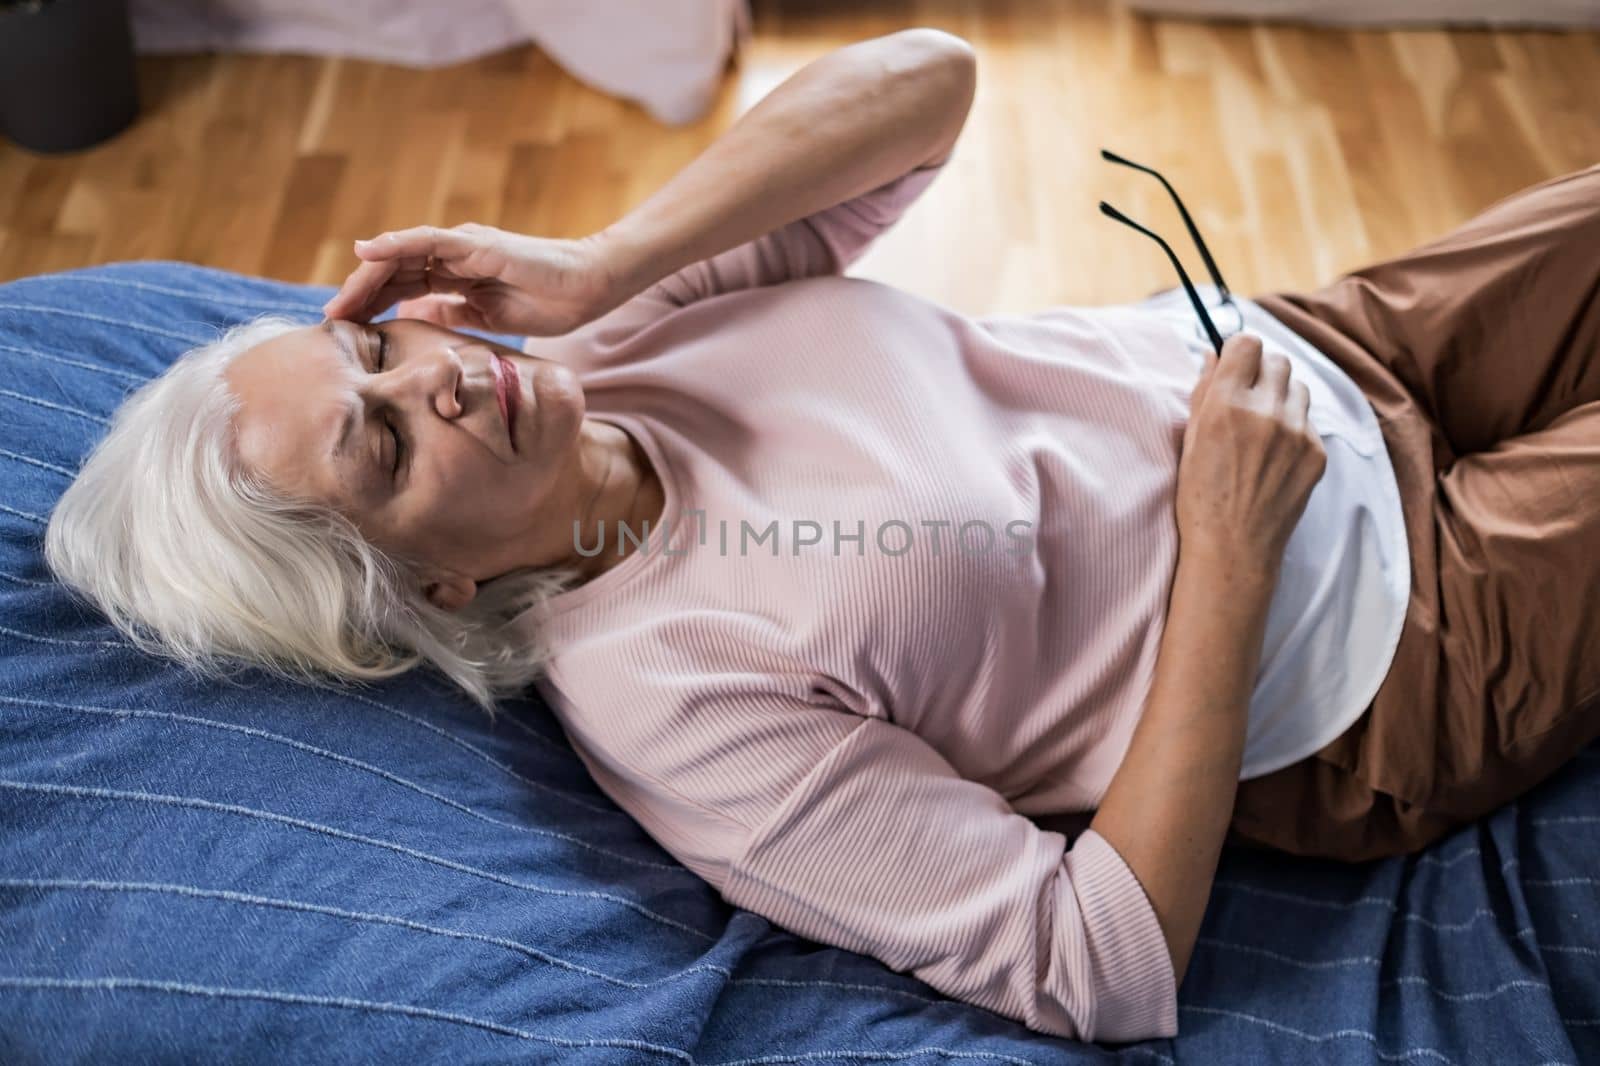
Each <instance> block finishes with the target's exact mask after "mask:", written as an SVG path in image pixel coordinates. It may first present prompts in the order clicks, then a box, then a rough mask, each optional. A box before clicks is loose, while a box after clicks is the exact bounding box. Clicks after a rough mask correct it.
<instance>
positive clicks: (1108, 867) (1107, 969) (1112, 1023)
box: [1066, 829, 1178, 1042]
mask: <svg viewBox="0 0 1600 1066" xmlns="http://www.w3.org/2000/svg"><path fill="white" fill-rule="evenodd" d="M1066 858H1067V863H1068V867H1069V872H1070V875H1071V878H1072V884H1073V887H1074V891H1075V892H1076V894H1077V896H1078V904H1079V907H1080V908H1081V910H1082V915H1083V925H1084V931H1085V937H1086V939H1087V942H1088V948H1089V955H1090V961H1091V965H1092V966H1093V968H1094V975H1095V976H1094V979H1095V987H1096V988H1097V989H1098V990H1099V994H1098V996H1097V997H1096V999H1097V1003H1096V1010H1095V1025H1094V1034H1093V1039H1095V1040H1105V1041H1112V1042H1117V1041H1128V1040H1149V1039H1154V1038H1157V1037H1174V1036H1177V1035H1178V985H1177V978H1176V976H1175V975H1174V973H1173V969H1172V955H1171V953H1170V952H1169V951H1168V949H1167V940H1166V937H1165V936H1164V935H1163V934H1162V932H1161V923H1160V922H1159V921H1158V920H1157V918H1156V912H1155V908H1154V907H1153V906H1152V905H1151V903H1150V897H1149V896H1147V895H1145V891H1144V886H1142V885H1141V884H1139V879H1138V878H1137V877H1135V876H1134V874H1133V870H1132V869H1130V868H1129V866H1128V864H1127V863H1126V862H1125V861H1123V858H1122V856H1121V855H1120V854H1118V852H1117V849H1116V848H1114V847H1112V846H1111V842H1110V841H1108V840H1106V838H1105V837H1103V836H1101V835H1100V834H1099V833H1097V832H1095V831H1094V830H1093V829H1086V830H1084V831H1083V833H1082V834H1080V835H1079V836H1078V838H1077V840H1075V841H1074V842H1073V845H1072V847H1071V848H1070V849H1069V850H1068V852H1067V856H1066Z"/></svg>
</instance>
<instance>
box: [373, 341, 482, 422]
mask: <svg viewBox="0 0 1600 1066" xmlns="http://www.w3.org/2000/svg"><path fill="white" fill-rule="evenodd" d="M465 376H466V372H465V368H464V367H463V365H462V360H461V353H460V352H459V351H457V350H456V347H455V345H453V344H446V345H443V346H441V347H440V348H439V350H438V351H436V352H433V353H431V354H429V355H427V356H422V357H413V358H411V359H408V360H406V362H405V363H404V364H403V365H401V366H397V367H395V368H393V369H392V370H389V371H387V372H385V373H381V374H376V375H373V376H372V377H371V378H370V379H369V383H370V386H371V387H372V388H373V389H374V390H376V391H377V392H378V393H379V395H381V396H384V398H385V399H387V400H388V401H389V402H390V403H391V404H393V405H395V406H397V407H399V408H401V409H402V410H416V407H415V406H413V405H414V404H416V403H417V402H419V401H420V402H421V403H423V404H427V405H428V406H430V407H432V408H433V409H434V411H436V412H437V413H438V414H439V416H440V417H441V418H446V419H450V420H452V421H453V420H455V419H457V418H460V417H461V414H462V411H463V410H464V408H463V406H462V402H461V400H462V397H461V391H462V379H463V378H464V377H465ZM490 385H491V391H492V385H493V382H490Z"/></svg>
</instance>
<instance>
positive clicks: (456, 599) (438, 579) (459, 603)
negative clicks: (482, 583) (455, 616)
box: [422, 570, 478, 611]
mask: <svg viewBox="0 0 1600 1066" xmlns="http://www.w3.org/2000/svg"><path fill="white" fill-rule="evenodd" d="M422 590H423V592H424V594H426V595H427V597H428V602H429V603H431V604H433V605H434V606H435V607H438V608H440V609H441V610H446V611H459V610H461V608H463V607H465V606H466V605H467V604H469V603H471V602H472V598H473V597H474V596H476V595H477V594H478V583H477V582H476V581H474V580H472V579H471V578H470V577H465V576H463V575H461V574H458V573H456V572H455V571H453V570H451V571H445V572H442V573H436V574H433V575H432V576H431V577H429V578H428V579H427V581H426V582H425V583H424V585H423V586H422Z"/></svg>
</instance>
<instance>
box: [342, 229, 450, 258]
mask: <svg viewBox="0 0 1600 1066" xmlns="http://www.w3.org/2000/svg"><path fill="white" fill-rule="evenodd" d="M473 232H474V231H473V230H472V229H468V228H467V227H455V228H452V229H441V228H440V227H438V226H412V227H411V228H410V229H402V230H391V231H389V232H388V233H380V234H378V236H376V237H373V238H372V239H371V240H364V241H356V255H358V256H360V257H361V258H362V259H365V260H366V261H367V262H369V263H381V262H385V261H388V260H393V259H427V258H428V257H429V256H430V255H432V256H438V257H439V258H440V259H457V258H465V257H466V256H468V255H471V254H472V253H473V251H475V250H476V249H477V247H478V240H477V239H476V237H475V236H474V235H473Z"/></svg>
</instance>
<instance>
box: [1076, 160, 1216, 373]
mask: <svg viewBox="0 0 1600 1066" xmlns="http://www.w3.org/2000/svg"><path fill="white" fill-rule="evenodd" d="M1100 157H1101V158H1102V159H1105V160H1108V161H1110V162H1112V163H1120V164H1122V165H1123V166H1125V167H1132V168H1133V169H1134V170H1142V171H1144V172H1145V173H1146V174H1150V175H1153V176H1154V177H1155V179H1156V180H1157V181H1159V182H1160V183H1161V184H1162V185H1164V186H1166V189H1167V192H1168V193H1170V194H1171V195H1172V202H1173V203H1174V204H1177V205H1178V214H1180V215H1182V216H1183V224H1184V225H1185V226H1187V227H1188V229H1189V236H1191V237H1193V238H1194V243H1195V246H1196V247H1197V248H1199V249H1200V258H1201V259H1203V260H1205V264H1206V272H1207V273H1209V274H1210V275H1211V281H1212V283H1213V284H1214V285H1216V287H1217V293H1218V294H1219V295H1220V296H1221V297H1222V302H1223V304H1224V305H1226V306H1230V307H1231V306H1233V293H1231V292H1229V291H1228V283H1227V282H1225V281H1223V280H1222V271H1220V270H1218V269H1217V261H1216V260H1215V259H1212V258H1211V249H1209V248H1207V247H1206V242H1205V239H1204V238H1203V237H1201V236H1200V229H1199V227H1197V226H1196V225H1195V224H1194V219H1193V218H1190V217H1189V209H1188V208H1186V207H1184V206H1183V198H1182V197H1180V196H1179V195H1178V190H1176V189H1174V188H1173V187H1172V183H1171V182H1169V181H1168V180H1167V179H1166V178H1164V177H1162V176H1161V173H1160V172H1159V171H1157V170H1155V169H1153V168H1151V167H1147V166H1145V165H1144V164H1142V163H1135V162H1134V161H1133V160H1131V159H1124V158H1123V157H1122V156H1120V155H1117V154H1116V153H1115V152H1109V151H1107V150H1106V149H1104V148H1102V149H1100ZM1100 213H1101V214H1102V215H1106V216H1107V217H1109V218H1114V219H1116V220H1117V221H1118V222H1122V223H1124V224H1126V225H1129V226H1132V227H1133V228H1134V229H1136V230H1138V231H1139V232H1140V233H1142V234H1144V235H1145V236H1146V237H1149V238H1150V239H1151V240H1153V241H1155V242H1156V243H1157V244H1159V245H1161V250H1162V251H1164V252H1166V253H1167V258H1168V259H1170V260H1172V265H1173V267H1174V268H1175V269H1176V270H1177V271H1178V279H1179V280H1180V281H1182V282H1183V289H1184V291H1185V292H1187V293H1188V294H1189V302H1190V303H1191V304H1193V305H1194V313H1195V314H1197V315H1199V316H1200V324H1201V325H1202V326H1204V327H1205V331H1206V336H1207V337H1209V338H1210V339H1211V344H1212V347H1213V348H1215V349H1216V352H1217V354H1218V355H1220V354H1222V334H1221V333H1219V332H1217V326H1216V323H1215V322H1213V321H1212V320H1211V315H1210V314H1209V313H1207V311H1206V305H1205V304H1204V303H1202V302H1201V301H1200V294H1199V293H1198V292H1196V291H1195V288H1194V282H1192V281H1190V280H1189V272H1188V271H1186V270H1184V269H1183V264H1182V263H1180V262H1179V261H1178V256H1177V254H1176V253H1174V252H1173V250H1172V246H1171V245H1170V244H1168V243H1167V242H1166V241H1164V240H1162V239H1161V236H1160V235H1159V234H1157V233H1156V232H1155V231H1153V230H1150V229H1146V228H1145V227H1144V226H1141V225H1139V223H1137V222H1135V221H1134V220H1133V219H1131V218H1129V217H1128V216H1127V215H1125V214H1123V213H1122V212H1121V211H1118V210H1117V209H1116V208H1114V207H1112V206H1111V205H1110V204H1108V203H1106V202H1105V201H1104V200H1101V201H1100Z"/></svg>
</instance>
